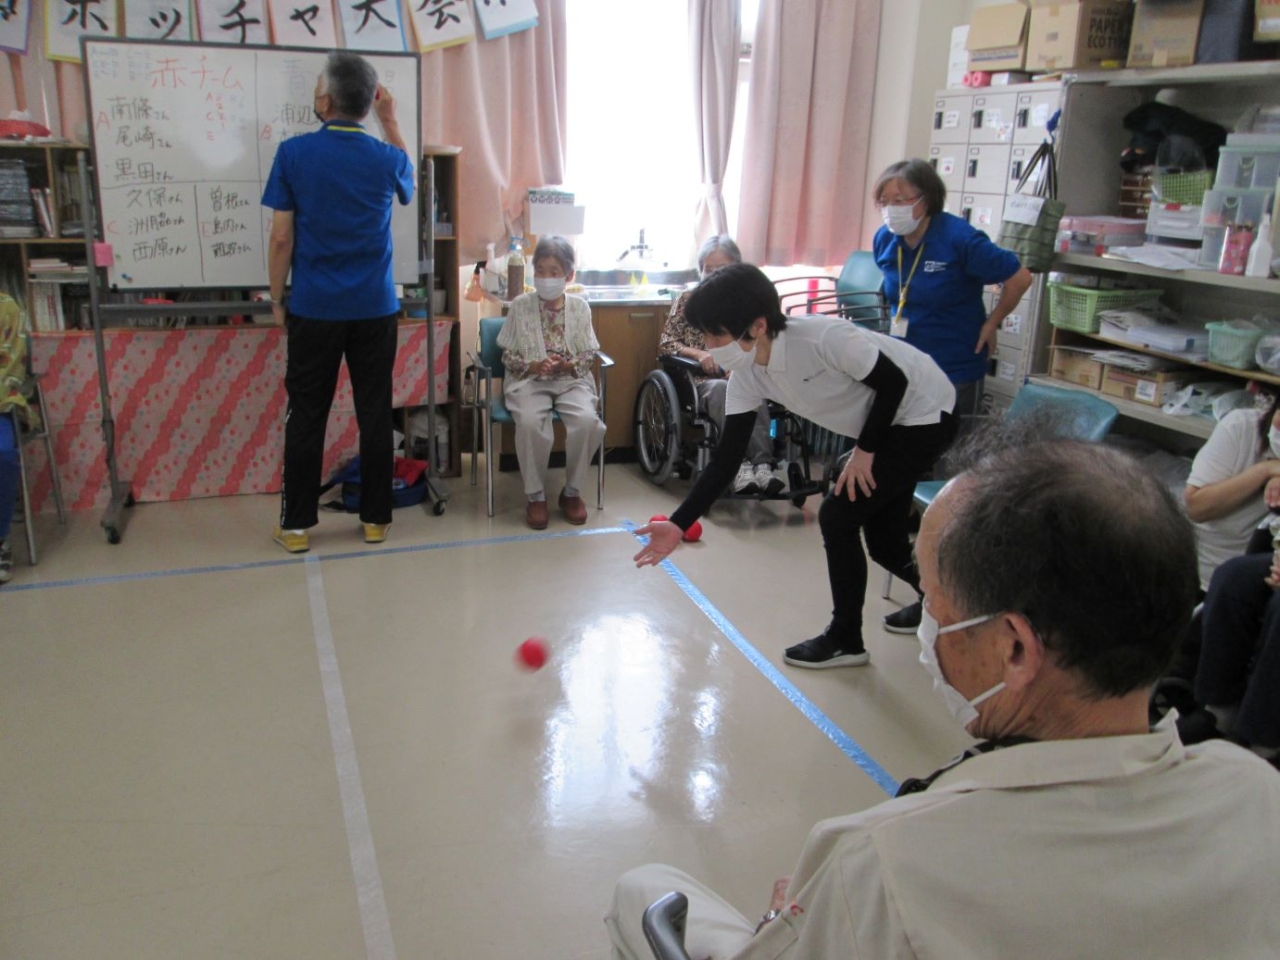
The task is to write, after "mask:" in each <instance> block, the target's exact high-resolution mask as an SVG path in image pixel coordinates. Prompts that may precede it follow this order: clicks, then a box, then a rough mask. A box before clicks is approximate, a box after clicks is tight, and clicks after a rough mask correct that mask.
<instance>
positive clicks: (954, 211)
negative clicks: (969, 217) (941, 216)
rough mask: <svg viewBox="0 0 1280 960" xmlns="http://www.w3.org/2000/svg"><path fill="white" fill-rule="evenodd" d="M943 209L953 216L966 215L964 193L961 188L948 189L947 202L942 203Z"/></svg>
mask: <svg viewBox="0 0 1280 960" xmlns="http://www.w3.org/2000/svg"><path fill="white" fill-rule="evenodd" d="M942 209H943V210H945V211H947V213H949V214H951V215H952V216H953V217H963V216H964V194H963V193H961V192H960V191H959V190H948V191H947V202H946V203H944V204H943V205H942Z"/></svg>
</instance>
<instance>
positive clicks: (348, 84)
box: [320, 50, 378, 120]
mask: <svg viewBox="0 0 1280 960" xmlns="http://www.w3.org/2000/svg"><path fill="white" fill-rule="evenodd" d="M320 78H321V79H320V86H321V91H320V92H321V93H327V94H328V95H329V96H331V97H332V98H333V107H334V109H335V110H337V112H338V113H339V114H341V115H342V116H344V117H351V118H352V119H355V120H361V119H363V118H364V117H365V116H366V115H368V113H369V108H370V107H372V106H373V96H374V94H375V93H377V92H378V71H377V70H375V69H373V64H371V63H370V62H369V61H368V60H366V59H365V58H364V57H362V56H360V54H358V53H351V52H350V51H347V50H334V51H333V52H332V53H330V54H329V59H328V60H326V61H325V64H324V70H323V71H322V72H321V74H320Z"/></svg>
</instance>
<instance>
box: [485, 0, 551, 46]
mask: <svg viewBox="0 0 1280 960" xmlns="http://www.w3.org/2000/svg"><path fill="white" fill-rule="evenodd" d="M475 3H476V17H477V18H478V19H479V21H480V29H481V30H483V31H484V38H485V39H486V40H493V39H495V38H497V37H505V36H506V35H507V34H509V33H519V32H520V31H521V30H528V29H529V28H530V27H536V26H537V25H538V8H537V7H536V6H534V3H533V0H475Z"/></svg>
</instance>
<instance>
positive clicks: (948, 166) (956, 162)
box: [929, 143, 965, 194]
mask: <svg viewBox="0 0 1280 960" xmlns="http://www.w3.org/2000/svg"><path fill="white" fill-rule="evenodd" d="M964 152H965V146H964V144H960V143H943V144H935V145H934V146H932V147H930V148H929V164H930V166H932V167H933V169H934V170H936V171H937V172H938V176H939V177H940V178H941V179H942V183H943V186H945V187H946V188H947V193H948V194H950V193H959V192H961V191H962V190H964Z"/></svg>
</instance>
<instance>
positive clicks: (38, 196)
mask: <svg viewBox="0 0 1280 960" xmlns="http://www.w3.org/2000/svg"><path fill="white" fill-rule="evenodd" d="M31 204H32V206H34V207H35V208H36V218H37V219H38V220H39V221H40V229H41V230H42V231H44V236H46V237H56V236H57V235H58V234H57V233H56V232H55V231H54V229H53V210H52V208H51V207H50V205H49V188H48V187H32V188H31Z"/></svg>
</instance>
